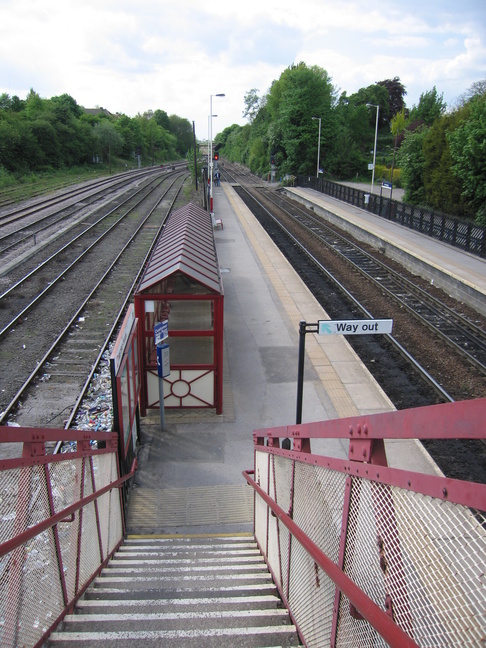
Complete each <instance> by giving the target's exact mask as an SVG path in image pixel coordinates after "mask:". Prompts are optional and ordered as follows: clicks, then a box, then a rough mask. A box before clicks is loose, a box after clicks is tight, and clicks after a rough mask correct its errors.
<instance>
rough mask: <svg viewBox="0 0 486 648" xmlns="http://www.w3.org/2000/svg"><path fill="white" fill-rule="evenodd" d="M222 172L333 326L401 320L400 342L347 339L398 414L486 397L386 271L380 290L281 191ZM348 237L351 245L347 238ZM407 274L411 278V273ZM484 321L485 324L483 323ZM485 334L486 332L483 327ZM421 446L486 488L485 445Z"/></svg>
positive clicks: (475, 373)
mask: <svg viewBox="0 0 486 648" xmlns="http://www.w3.org/2000/svg"><path fill="white" fill-rule="evenodd" d="M230 167H231V169H230ZM220 168H221V166H220ZM222 171H223V173H224V175H223V180H228V181H230V182H232V183H233V184H234V185H235V186H234V188H235V190H236V192H237V193H238V194H239V195H240V197H241V198H242V200H243V201H244V202H245V203H246V204H247V206H248V207H249V209H250V210H251V211H252V212H253V213H254V215H255V217H256V218H257V219H258V220H259V221H260V223H261V225H262V226H263V228H264V229H265V230H266V231H267V233H268V234H269V235H270V236H271V238H272V239H273V241H274V243H275V244H276V245H277V246H278V247H279V249H280V250H281V252H282V253H283V254H284V255H285V256H286V257H287V258H288V259H289V261H290V263H291V264H292V265H293V266H294V268H295V270H296V271H297V272H298V274H299V275H300V276H301V278H302V280H303V281H304V283H305V284H306V285H307V287H308V288H309V290H311V292H312V293H313V294H314V296H315V297H316V299H317V301H318V302H319V303H320V304H321V305H322V307H323V309H324V310H325V311H326V313H327V314H328V316H329V317H330V318H331V319H361V318H363V316H364V317H365V318H371V319H374V318H381V317H384V318H389V317H391V318H392V319H393V320H394V329H393V336H388V335H387V336H349V337H348V338H347V339H348V342H349V343H350V345H351V346H352V347H353V348H354V350H355V351H356V353H357V354H358V356H359V357H360V358H361V359H362V361H363V363H364V364H365V365H366V367H368V369H369V370H370V372H371V373H372V374H373V375H374V377H375V379H376V380H377V382H378V383H379V384H380V385H381V386H382V388H383V389H384V391H385V392H386V393H387V395H388V396H389V398H390V399H391V401H392V402H393V403H394V404H395V407H396V408H397V409H405V408H413V407H419V406H422V405H430V404H434V403H438V402H444V401H450V400H464V399H469V398H479V397H483V396H485V395H486V385H485V379H484V373H483V372H482V370H480V369H479V368H478V367H476V366H475V364H471V362H470V359H469V358H465V356H464V355H463V354H462V353H460V352H459V350H457V349H455V348H453V347H449V346H446V345H445V342H444V341H443V339H442V338H441V337H439V336H438V335H436V334H435V333H434V332H432V330H431V329H429V328H428V327H427V328H426V327H425V325H424V324H423V323H419V320H416V318H415V317H414V316H412V314H411V312H410V310H409V309H408V308H405V307H404V305H403V304H402V303H401V301H402V300H401V299H392V297H391V296H390V295H389V294H388V292H387V291H386V290H384V286H383V285H382V284H383V281H380V280H379V277H380V276H381V277H382V276H383V272H384V270H383V268H380V270H379V273H378V282H377V281H371V280H370V279H368V278H366V279H365V278H364V275H363V274H362V272H361V271H358V270H357V269H355V268H353V269H352V268H351V266H350V261H349V260H348V259H347V258H344V257H345V255H341V254H335V252H334V245H332V244H331V246H330V247H329V246H327V245H326V246H324V244H323V243H322V242H321V241H320V239H319V238H318V237H316V236H315V234H314V231H312V230H313V228H314V227H316V225H315V222H313V223H312V224H311V226H310V229H311V232H312V233H310V232H309V231H308V229H303V227H302V225H301V222H299V218H295V217H294V213H295V212H294V210H295V209H298V210H300V206H299V207H296V203H295V202H294V201H292V200H290V199H288V200H286V201H285V210H282V208H281V207H278V206H276V205H275V201H277V202H280V199H277V197H276V196H274V195H273V194H275V191H273V190H271V189H269V188H268V185H266V184H265V183H262V181H261V180H259V179H257V178H255V176H252V175H250V174H248V172H246V171H243V172H241V170H240V169H239V168H238V167H236V168H235V167H233V165H230V164H228V163H227V162H226V161H224V163H223V167H222ZM268 194H270V195H271V196H272V201H271V203H270V202H267V201H268ZM265 203H266V204H265ZM304 211H305V210H304ZM276 212H278V217H277V213H276ZM288 212H290V214H291V215H290V216H289V213H288ZM309 214H310V215H311V216H314V215H313V214H312V213H311V212H309ZM306 216H307V215H306ZM280 221H283V223H281V222H280ZM319 229H320V228H319ZM336 229H337V228H336ZM338 233H341V232H338ZM344 237H345V238H349V237H348V236H347V235H346V234H344ZM336 240H337V239H336ZM340 246H341V244H339V245H337V247H340ZM358 247H360V246H358ZM351 256H353V255H351ZM376 256H379V253H378V252H377V253H376ZM385 265H386V264H385ZM390 265H393V266H394V270H395V271H397V270H398V272H399V274H401V268H400V267H398V264H396V263H393V262H392V263H391V264H390ZM403 274H404V275H408V274H409V273H408V272H407V271H405V270H404V271H403ZM409 278H410V277H409ZM415 279H416V282H417V283H420V281H419V280H418V279H417V278H415ZM412 281H413V277H412ZM424 283H425V282H424ZM433 292H434V293H435V296H437V293H439V298H440V295H441V292H442V291H433ZM445 298H447V296H445ZM444 301H447V299H445V300H444ZM449 303H450V305H451V306H452V309H453V310H456V309H455V308H454V306H457V310H458V311H459V312H461V309H462V305H460V304H457V302H454V300H452V299H450V298H449ZM468 315H469V317H467V318H466V320H469V321H468V324H467V326H468V328H469V322H472V323H473V326H472V330H473V331H474V330H475V326H476V315H477V314H476V313H474V312H468ZM459 319H460V320H462V318H459ZM477 319H478V320H479V321H481V317H480V316H479V315H478V316H477ZM462 325H463V324H461V326H462ZM480 328H481V330H482V331H484V329H485V328H486V327H485V326H484V323H483V326H482V327H480ZM449 349H450V350H449ZM422 444H423V445H424V447H425V449H426V450H427V451H428V452H429V453H430V454H431V456H432V457H433V458H434V460H435V461H436V462H437V464H438V465H439V467H440V468H441V469H442V470H443V472H444V474H445V475H446V476H448V477H453V478H456V479H466V480H474V481H477V482H481V483H485V480H486V471H485V465H486V447H485V444H483V443H481V442H468V441H466V442H463V441H462V440H458V439H448V440H443V441H440V442H437V441H433V440H430V441H423V442H422Z"/></svg>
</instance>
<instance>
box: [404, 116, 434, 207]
mask: <svg viewBox="0 0 486 648" xmlns="http://www.w3.org/2000/svg"><path fill="white" fill-rule="evenodd" d="M426 134H427V129H426V128H420V129H417V130H415V131H413V132H412V131H408V132H407V133H406V134H405V138H404V140H403V144H402V145H401V147H400V149H399V151H398V153H397V162H398V165H399V166H400V168H401V173H402V178H403V183H404V185H405V197H404V200H405V202H409V203H412V204H414V205H423V204H425V190H424V182H423V175H424V166H425V156H424V149H423V142H424V139H425V136H426Z"/></svg>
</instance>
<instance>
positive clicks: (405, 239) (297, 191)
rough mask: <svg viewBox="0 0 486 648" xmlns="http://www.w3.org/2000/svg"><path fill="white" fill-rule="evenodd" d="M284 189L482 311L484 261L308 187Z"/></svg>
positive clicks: (485, 275) (485, 276)
mask: <svg viewBox="0 0 486 648" xmlns="http://www.w3.org/2000/svg"><path fill="white" fill-rule="evenodd" d="M284 191H285V193H286V194H287V195H289V196H290V197H292V198H293V199H294V200H297V201H298V202H301V203H302V204H304V205H305V206H306V207H310V208H312V209H313V210H314V211H315V212H316V213H317V214H319V215H321V216H324V217H325V218H328V219H329V220H330V222H334V223H335V224H338V225H339V226H340V227H342V228H343V229H344V230H346V231H348V232H349V233H350V234H352V235H353V236H354V237H355V238H357V239H358V240H361V241H364V242H366V243H370V244H371V245H373V246H374V247H377V248H378V249H380V250H381V251H382V252H384V254H386V255H387V256H388V257H390V258H392V259H394V260H396V261H398V262H399V263H401V264H402V265H403V266H404V267H406V268H407V269H408V270H410V272H412V273H414V274H417V275H419V276H421V277H423V278H425V279H428V280H429V281H430V282H432V283H434V284H435V285H436V286H437V287H438V288H442V289H443V290H445V291H446V292H447V293H448V294H450V295H451V296H452V297H454V298H455V299H458V300H459V301H461V302H463V303H465V304H467V305H468V306H470V307H471V308H474V309H475V310H477V311H478V313H481V314H482V315H486V259H481V258H480V257H478V256H474V255H473V254H469V253H467V252H463V251H462V250H460V249H458V248H455V247H453V246H451V245H448V244H447V243H443V242H441V241H439V240H437V239H434V238H432V237H427V236H424V235H423V234H420V233H419V232H415V231H413V230H412V229H409V228H408V227H405V226H403V225H400V224H398V223H393V222H391V221H389V220H387V219H386V218H382V217H380V216H376V215H375V214H373V213H371V212H368V211H366V210H365V209H361V208H359V207H356V206H355V205H350V204H348V203H346V202H343V201H341V200H337V199H335V198H331V197H330V196H326V195H325V194H323V193H321V192H319V191H315V190H314V189H309V188H306V187H286V188H285V190H284Z"/></svg>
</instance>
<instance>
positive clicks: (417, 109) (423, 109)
mask: <svg viewBox="0 0 486 648" xmlns="http://www.w3.org/2000/svg"><path fill="white" fill-rule="evenodd" d="M446 108H447V104H446V103H444V94H441V95H439V93H438V92H437V88H436V87H435V86H434V87H433V88H432V90H429V91H428V92H423V93H422V94H421V95H420V99H419V103H418V106H414V107H413V108H412V110H411V111H410V119H411V120H421V121H423V122H424V124H426V125H427V126H432V124H433V123H434V121H435V120H436V119H438V118H439V117H441V116H442V115H443V114H444V113H445V110H446Z"/></svg>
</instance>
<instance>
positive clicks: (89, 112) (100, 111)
mask: <svg viewBox="0 0 486 648" xmlns="http://www.w3.org/2000/svg"><path fill="white" fill-rule="evenodd" d="M83 110H84V112H85V113H86V114H87V115H92V116H93V117H98V116H99V115H104V116H105V117H117V115H114V114H113V113H111V112H110V111H109V110H106V108H102V107H100V108H83Z"/></svg>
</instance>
